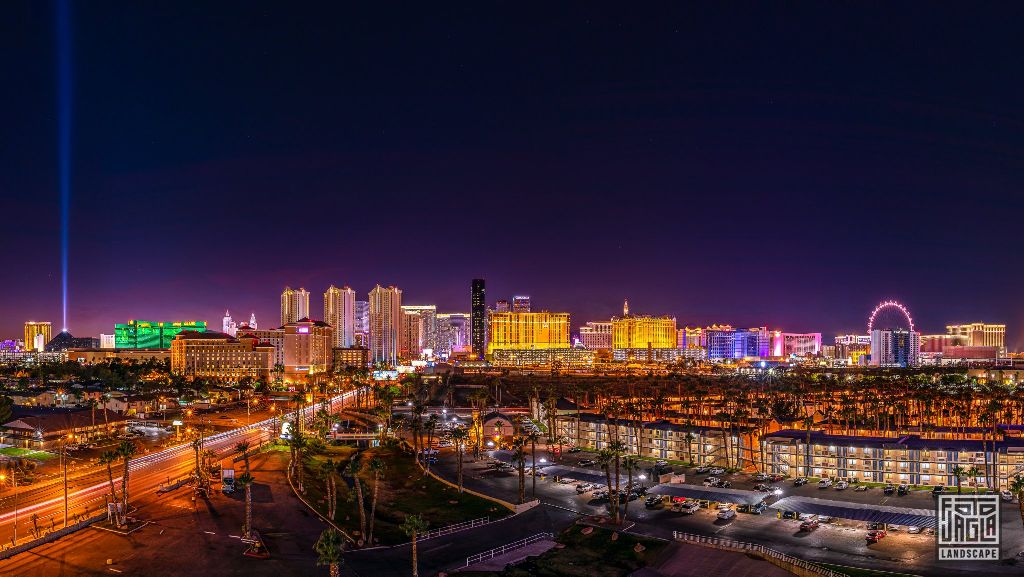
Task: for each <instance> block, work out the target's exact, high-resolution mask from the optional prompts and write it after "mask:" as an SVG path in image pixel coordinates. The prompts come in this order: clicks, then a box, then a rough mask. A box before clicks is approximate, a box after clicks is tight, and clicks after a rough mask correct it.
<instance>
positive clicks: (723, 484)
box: [714, 479, 732, 489]
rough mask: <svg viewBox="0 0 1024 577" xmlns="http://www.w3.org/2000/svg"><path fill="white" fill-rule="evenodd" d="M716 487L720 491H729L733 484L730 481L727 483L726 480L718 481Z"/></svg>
mask: <svg viewBox="0 0 1024 577" xmlns="http://www.w3.org/2000/svg"><path fill="white" fill-rule="evenodd" d="M714 486H715V487H718V488H719V489H727V488H729V487H731V486H732V483H730V482H729V481H726V480H724V479H719V480H718V481H717V482H716V483H715V484H714Z"/></svg>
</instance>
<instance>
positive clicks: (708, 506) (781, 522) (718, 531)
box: [439, 449, 1024, 574]
mask: <svg viewBox="0 0 1024 577" xmlns="http://www.w3.org/2000/svg"><path fill="white" fill-rule="evenodd" d="M593 458H594V455H593V454H592V453H586V452H579V453H566V454H563V455H562V458H561V459H553V456H552V455H551V454H549V453H547V452H546V451H545V452H542V451H540V450H539V449H538V451H537V460H538V462H541V459H545V460H548V461H549V462H555V463H557V464H558V465H566V466H580V465H581V461H583V462H584V463H583V465H584V468H585V469H587V470H590V471H593V472H594V473H598V474H601V475H603V474H604V471H603V469H601V468H600V466H598V465H587V464H586V460H588V459H591V460H592V459H593ZM653 465H654V463H653V461H645V462H643V467H642V469H641V470H639V471H635V472H634V479H636V480H638V481H640V482H642V483H644V484H645V485H646V487H647V488H650V487H652V486H653V485H656V484H657V481H656V480H653V479H651V478H650V477H649V475H650V474H651V473H650V471H649V469H650V468H651V467H653ZM454 469H455V465H454V462H453V457H452V455H451V454H450V452H446V451H442V454H441V459H440V463H439V470H441V471H442V472H444V473H445V474H451V475H454ZM620 469H621V468H620ZM672 469H673V473H676V474H685V475H686V483H685V485H686V486H692V487H700V488H703V481H704V479H705V478H707V477H708V476H709V474H696V473H695V472H694V471H693V470H692V469H684V468H682V467H672ZM620 473H621V474H622V475H623V477H624V476H625V471H624V470H620ZM464 474H465V484H466V486H467V487H469V488H471V489H474V490H479V491H483V492H485V493H488V494H492V495H495V496H498V497H500V498H503V499H506V500H508V501H512V502H515V501H516V499H517V498H518V473H517V471H516V470H515V468H512V467H504V468H502V469H497V468H495V467H494V466H493V465H492V464H491V463H490V462H489V460H488V459H487V458H486V457H483V458H481V460H479V461H476V462H468V459H467V462H466V463H465V468H464ZM641 475H643V476H644V477H645V478H643V479H641ZM717 476H718V477H719V478H721V479H723V480H727V481H729V483H730V489H741V490H747V491H752V490H754V486H755V485H757V484H759V483H762V482H763V481H758V480H756V479H755V478H754V475H751V474H745V473H737V474H728V473H722V474H719V475H717ZM766 483H767V484H768V485H770V486H771V487H772V488H777V489H778V491H777V492H772V493H765V495H766V498H765V501H766V502H767V503H768V504H771V503H774V502H776V501H777V500H778V499H781V498H784V497H791V496H805V497H814V498H818V499H830V500H835V501H845V502H851V503H862V504H867V505H885V506H890V507H901V508H908V509H927V510H932V509H934V507H935V505H934V500H933V497H932V495H931V492H930V491H927V490H925V491H911V492H910V493H909V494H907V495H903V496H899V495H896V494H895V493H893V494H892V495H886V494H884V493H883V491H882V489H881V488H879V487H871V488H869V489H867V490H864V491H855V490H854V489H853V488H852V487H851V488H847V489H843V490H837V489H835V488H834V487H830V488H818V485H817V483H816V482H814V481H812V482H809V483H808V484H806V485H804V486H794V484H793V481H792V480H791V479H785V480H782V481H777V482H766ZM578 484H579V483H577V482H576V481H575V480H573V481H567V482H562V483H560V482H556V481H555V480H554V479H552V478H545V479H543V480H541V479H540V478H538V480H537V484H536V487H537V488H536V496H537V498H538V499H540V501H541V503H542V504H544V505H547V506H549V507H555V508H559V509H564V510H568V511H573V512H576V513H578V514H581V515H593V514H602V513H605V512H607V510H608V501H607V500H606V499H595V498H594V490H593V489H591V490H588V491H585V492H583V493H582V494H580V493H577V489H576V487H577V485H578ZM603 484H604V483H600V485H603ZM621 485H622V486H624V485H625V481H623V482H622V483H621ZM531 489H532V478H531V477H530V476H529V475H528V476H527V479H526V492H527V499H529V498H531V494H532V491H531ZM598 489H600V487H599V488H598ZM645 499H646V497H643V496H641V497H639V498H636V499H635V500H631V501H629V503H628V507H626V508H625V509H626V518H627V519H628V520H629V521H630V522H633V523H635V524H636V525H635V527H634V529H633V530H634V531H636V532H639V533H643V534H646V535H651V536H655V537H662V538H671V537H672V533H673V531H680V532H688V533H696V534H704V535H717V536H722V537H728V538H731V539H736V540H739V541H747V542H754V543H760V544H763V545H767V546H770V547H773V548H776V549H779V550H781V551H784V552H787V553H790V554H794V555H798V556H800V557H803V558H806V559H810V560H818V561H822V562H829V563H838V564H849V565H857V566H866V565H865V564H867V566H871V567H872V568H876V569H884V570H889V571H904V572H907V571H909V572H918V573H924V574H929V573H931V572H930V571H928V570H927V569H928V568H929V567H933V564H934V563H935V554H936V552H935V551H936V550H935V536H934V533H933V532H931V531H929V530H922V531H921V532H919V533H916V532H915V533H912V532H910V531H909V530H908V528H907V527H895V528H893V527H886V528H885V529H886V534H885V535H884V536H883V537H880V538H879V539H878V540H877V541H876V542H869V541H868V539H867V538H866V537H867V536H868V533H869V531H870V530H871V529H870V528H869V527H868V525H867V524H866V523H864V522H859V521H852V520H847V519H827V520H825V522H821V523H819V524H818V525H817V526H816V527H813V528H809V530H801V523H802V519H800V518H793V519H788V518H786V519H784V518H779V515H780V514H779V512H778V511H776V510H775V509H770V508H769V509H766V510H764V511H763V512H762V514H751V513H747V512H742V509H741V508H740V507H737V506H736V504H730V505H728V507H729V508H731V509H735V510H737V513H736V514H735V515H731V518H728V519H721V518H719V515H718V513H719V509H718V507H719V504H717V503H709V502H702V503H700V504H701V507H700V508H699V509H695V510H694V512H693V513H692V514H688V513H686V512H683V511H681V510H679V509H680V507H678V506H677V507H676V510H673V509H672V501H671V500H670V499H667V498H666V499H665V500H664V502H663V504H661V505H654V506H652V507H647V506H645ZM721 506H723V507H725V506H726V505H721ZM727 516H729V515H728V514H727ZM805 518H806V516H805ZM1002 525H1003V535H1004V538H1003V543H1004V555H1005V556H1013V555H1014V554H1016V552H1017V551H1020V550H1021V548H1022V546H1024V531H1022V530H1021V522H1020V517H1019V513H1018V511H1017V506H1016V504H1013V503H1004V507H1003V515H1002Z"/></svg>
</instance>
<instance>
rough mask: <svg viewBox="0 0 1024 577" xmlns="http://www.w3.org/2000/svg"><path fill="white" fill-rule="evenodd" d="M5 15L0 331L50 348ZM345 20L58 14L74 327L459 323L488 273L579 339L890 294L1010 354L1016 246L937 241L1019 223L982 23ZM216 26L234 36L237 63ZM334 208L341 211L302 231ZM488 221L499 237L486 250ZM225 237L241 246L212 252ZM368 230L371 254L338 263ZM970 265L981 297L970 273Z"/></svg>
mask: <svg viewBox="0 0 1024 577" xmlns="http://www.w3.org/2000/svg"><path fill="white" fill-rule="evenodd" d="M9 10H10V11H11V13H10V15H9V19H8V21H11V22H20V23H21V24H20V25H19V26H18V27H16V29H15V30H12V31H11V32H10V34H9V35H8V39H9V40H10V41H11V42H13V43H16V44H18V45H21V46H24V47H25V49H24V50H23V51H13V50H12V51H8V54H12V55H13V54H17V56H16V57H10V58H8V57H5V58H4V63H5V64H8V65H9V66H10V70H11V75H12V77H17V78H19V79H20V80H19V82H20V85H21V86H20V89H19V90H12V91H8V92H6V93H5V94H3V95H2V96H0V102H2V103H3V104H4V106H3V109H5V110H17V111H19V114H17V115H10V117H9V118H8V122H7V124H6V126H7V130H8V134H9V135H10V138H8V139H6V141H5V142H4V143H3V144H0V174H3V175H4V176H3V177H0V194H2V195H3V197H4V198H5V199H6V200H7V201H8V209H9V210H10V211H11V213H15V214H18V215H19V218H18V219H13V220H11V221H9V222H8V223H7V225H8V227H9V233H10V235H11V236H12V238H18V239H32V241H31V242H22V243H20V246H19V250H16V251H12V252H11V254H10V255H9V259H10V261H9V266H8V267H6V268H5V271H4V272H0V275H2V278H3V280H4V281H5V282H4V284H5V286H17V287H22V288H21V290H16V291H10V294H9V296H8V298H6V299H4V301H3V302H2V303H0V333H2V334H5V335H14V334H18V332H19V327H20V325H21V323H22V322H24V321H25V320H28V319H36V320H50V321H51V322H53V323H54V325H55V329H59V328H62V327H61V326H60V325H61V283H62V277H61V267H60V259H61V251H60V239H61V232H62V231H61V227H60V223H61V218H60V210H59V199H60V194H59V188H60V187H59V182H58V178H57V175H56V161H55V158H56V150H57V149H58V134H59V133H60V131H59V130H58V127H57V126H56V120H55V118H56V115H55V113H54V111H55V109H56V104H57V103H56V93H57V90H56V88H57V85H56V80H55V75H54V65H55V64H54V63H55V60H56V58H55V48H54V47H55V42H54V34H53V22H52V14H51V13H50V11H49V9H48V8H47V7H45V6H44V7H41V8H39V7H35V6H32V5H31V4H29V3H22V4H14V5H12V6H10V7H9ZM347 10H349V9H348V8H342V7H333V6H325V7H323V8H322V9H321V10H320V11H318V12H317V14H316V17H312V15H311V14H310V13H305V12H300V11H292V10H289V9H288V8H286V7H283V6H280V5H275V4H272V3H271V4H266V5H260V6H259V7H258V8H253V9H252V10H251V11H247V12H244V13H238V12H237V11H235V10H233V9H231V8H230V7H228V6H217V5H214V6H203V7H201V8H199V7H188V6H182V7H179V10H176V11H173V12H172V11H154V9H153V8H152V7H147V6H143V5H139V6H123V7H117V8H113V7H110V6H104V5H98V6H97V5H88V4H82V5H78V6H76V10H75V15H74V20H73V26H72V31H71V32H72V35H71V38H72V39H73V40H72V43H71V47H72V63H73V65H74V70H75V74H74V92H73V95H74V97H73V105H74V111H75V114H74V117H73V119H74V123H75V124H74V126H73V129H72V131H71V134H72V144H73V145H74V146H73V147H72V151H73V152H72V154H71V159H70V166H71V169H72V170H71V179H70V188H71V192H70V230H69V247H70V254H69V277H68V291H69V299H70V300H69V307H70V308H69V313H68V324H69V327H68V328H69V329H70V330H71V332H72V333H76V334H77V333H83V334H98V333H99V332H100V331H101V330H106V329H105V328H104V327H107V326H109V325H110V324H111V323H112V322H123V321H124V320H127V319H129V318H194V317H204V318H205V320H207V321H210V322H215V321H216V319H218V318H219V315H221V314H222V313H223V310H224V308H226V307H230V308H232V309H237V310H239V311H247V312H249V311H255V312H256V313H257V316H258V317H259V318H266V319H273V318H276V316H277V315H275V314H274V309H273V308H272V306H273V295H274V294H275V292H277V291H280V290H281V288H282V287H283V286H285V285H292V286H296V285H299V286H306V287H316V290H317V291H322V290H323V289H325V288H326V287H327V286H329V285H330V284H331V283H334V284H338V283H347V284H349V285H350V286H353V287H358V289H357V290H359V291H360V293H362V292H363V291H366V290H368V289H369V288H370V287H372V286H374V284H376V283H378V282H380V283H382V284H394V285H397V286H401V287H403V288H404V290H406V291H407V293H408V295H410V298H413V297H415V298H414V300H415V302H432V303H436V304H437V305H438V307H439V310H465V305H464V303H465V301H466V297H465V292H466V291H465V288H464V282H465V279H470V278H474V277H483V278H487V279H488V282H489V284H490V286H491V287H493V289H492V291H491V292H492V294H499V293H500V294H503V295H507V296H506V298H510V297H511V296H513V295H515V294H517V293H518V292H520V291H521V292H528V293H529V294H531V296H532V297H533V299H534V301H535V302H537V303H540V306H543V307H544V308H546V309H548V310H565V311H568V312H570V313H571V314H572V315H573V318H574V319H577V320H578V321H579V322H576V321H574V324H575V325H579V324H582V323H583V322H586V321H588V320H599V319H603V318H606V317H608V316H609V315H610V313H611V312H612V311H615V310H617V309H618V306H619V303H620V302H621V300H622V299H623V298H627V297H628V298H630V300H631V302H634V303H635V306H636V308H637V310H643V311H645V312H650V313H652V314H671V315H674V316H676V317H677V318H679V319H681V321H682V322H684V323H685V322H690V323H692V324H707V323H713V322H730V323H733V324H735V325H751V326H760V325H768V326H781V327H784V328H786V329H787V330H821V331H823V332H829V333H831V332H835V333H845V332H850V331H853V330H859V328H860V327H861V326H862V324H863V317H864V311H865V309H867V308H869V307H870V306H872V305H873V303H876V302H878V301H880V300H883V299H887V298H896V299H899V300H901V301H903V302H906V303H908V306H910V307H911V308H912V309H913V310H914V311H915V313H916V315H917V317H918V318H920V319H921V322H922V329H923V330H924V331H925V332H932V331H935V332H938V331H939V329H940V328H941V327H942V326H943V325H944V324H945V323H948V322H970V321H971V320H973V319H987V320H991V321H997V322H1005V323H1006V324H1007V326H1008V327H1009V328H1010V334H1009V335H1008V340H1009V342H1010V343H1011V346H1013V347H1015V348H1020V346H1021V343H1022V342H1024V339H1022V335H1024V308H1022V307H1021V306H1020V305H1019V303H1018V299H1017V294H1016V293H1017V291H1016V289H1015V288H1014V287H1015V286H1017V285H1019V284H1020V283H1021V281H1022V280H1024V278H1022V276H1021V275H1024V273H1022V272H1020V271H1018V270H1017V269H1016V268H1014V267H1009V268H1007V267H1005V266H1004V264H1005V262H1006V251H1008V250H1010V247H1012V246H1014V241H1015V232H1014V231H1013V230H1012V228H1011V227H1003V226H998V225H993V226H987V227H986V230H985V233H984V234H975V233H971V232H967V230H966V229H965V227H966V225H967V223H965V222H964V221H963V220H962V218H963V216H962V215H980V214H984V213H985V210H987V209H990V208H991V207H996V206H998V207H1003V208H1005V209H1007V210H1010V211H1012V209H1013V208H1015V207H1019V206H1020V196H1019V194H1018V193H1017V185H1016V183H1017V182H1019V181H1020V176H1021V174H1020V170H1019V164H1018V163H1017V162H1016V161H1015V160H1014V159H1015V158H1016V156H1017V149H1018V147H1017V140H1018V131H1017V129H1016V126H1017V121H1016V120H1015V119H1017V118H1019V117H1020V114H1019V103H1020V98H1019V97H1018V92H1019V89H1020V88H1021V84H1022V82H1024V81H1021V80H1019V79H1018V76H1019V75H1017V74H1016V70H1015V69H1014V68H1013V67H1012V65H1010V64H1009V63H1001V62H1000V61H999V60H998V59H993V58H992V57H991V55H992V54H1003V53H1012V52H1013V48H1012V46H1011V45H1008V43H1009V42H1011V40H1009V38H1012V37H1013V36H1014V34H1013V33H1012V31H1011V30H1009V29H1007V28H1006V27H1007V26H1009V22H1011V21H1012V18H1006V16H1005V14H1004V13H1002V12H995V11H985V10H978V11H974V12H973V13H972V18H975V19H977V20H978V22H979V23H984V27H985V28H986V29H989V30H992V31H993V32H992V33H990V34H986V35H984V36H983V37H974V36H969V37H961V36H956V37H954V38H953V39H952V40H951V39H949V38H947V37H945V36H944V33H943V32H942V31H944V30H947V29H958V28H959V26H958V25H959V23H960V19H961V18H962V15H961V14H960V13H959V11H954V10H940V9H936V10H930V11H929V12H928V13H927V14H921V13H920V11H919V10H913V9H910V8H905V9H900V8H893V9H892V10H890V11H888V12H887V17H886V20H885V22H879V21H878V20H877V19H875V18H873V17H871V16H868V15H866V14H864V13H861V12H860V11H858V10H855V9H852V8H850V9H849V10H846V9H843V8H840V7H834V6H833V7H828V6H819V7H814V8H812V9H808V10H803V11H800V12H799V13H794V14H790V15H788V16H787V18H785V19H778V18H774V17H771V9H770V8H767V7H761V8H759V9H757V10H752V11H750V12H747V13H743V14H737V13H735V12H734V11H733V10H731V9H729V8H727V7H724V6H715V5H706V6H704V7H703V8H702V9H701V10H700V11H699V12H700V18H698V19H694V18H692V17H691V16H689V15H688V12H687V9H686V8H685V7H682V6H679V7H674V8H664V9H655V8H653V7H646V8H644V9H642V10H639V11H637V12H636V13H634V14H632V15H631V17H630V19H629V21H630V23H631V25H630V26H626V27H623V25H622V22H621V21H620V20H619V19H618V18H615V17H611V16H610V15H608V14H606V13H603V11H601V10H600V9H598V8H589V7H587V8H579V9H575V8H569V7H565V6H560V7H557V8H552V9H551V11H550V13H549V14H548V15H547V17H546V18H545V19H544V20H543V21H537V20H536V19H535V18H532V17H531V16H530V15H529V14H528V12H524V13H516V14H505V13H504V10H503V9H501V8H498V7H474V8H465V9H460V8H453V9H452V10H453V12H454V13H453V14H444V15H440V14H437V13H436V12H434V11H433V10H430V9H429V8H427V7H413V8H410V9H409V10H408V11H405V12H403V13H402V14H401V15H394V14H391V13H387V14H385V13H384V12H383V10H382V8H380V7H375V6H361V7H356V8H351V10H353V11H354V12H355V13H349V12H347ZM112 11H116V12H117V14H116V15H115V14H114V13H113V12H112ZM499 15H500V17H498V16H499ZM396 18H397V19H398V20H395V19H396ZM765 21H770V22H772V23H773V25H772V26H768V27H765V26H762V23H763V22H765ZM837 21H841V22H844V26H843V27H841V28H835V27H833V26H831V25H822V23H825V22H837ZM223 22H233V23H235V25H236V26H235V27H236V28H237V33H236V34H235V35H234V36H233V41H232V42H230V43H225V42H223V41H222V33H223V26H222V23H223ZM356 22H367V23H369V25H368V26H364V25H362V24H360V25H356V24H355V23H356ZM383 22H395V23H396V24H397V26H398V30H401V31H400V32H399V31H398V30H396V29H391V28H388V27H385V28H386V29H387V30H388V31H387V32H383V31H381V36H379V40H380V42H379V48H380V52H378V53H375V55H374V57H373V58H360V57H358V56H356V57H352V58H349V57H348V56H346V55H352V54H362V53H363V52H362V51H361V49H360V48H359V47H360V46H362V42H363V40H364V39H365V38H364V37H365V30H368V29H375V30H380V29H381V28H380V27H381V25H382V23H383ZM129 23H130V24H129ZM182 28H188V29H189V30H191V31H192V32H191V34H190V41H189V43H188V46H187V47H182V48H181V49H180V50H168V49H167V47H166V46H165V45H163V43H162V41H161V40H160V39H161V38H165V37H173V36H174V34H173V32H172V31H174V30H180V29H182ZM520 30H531V31H532V33H531V41H530V42H528V43H525V44H523V43H522V42H521V40H522V39H521V35H520V33H519V31H520ZM719 30H731V31H732V32H731V33H730V36H728V37H722V36H720V35H719V33H718V31H719ZM999 30H1003V31H1004V32H1005V33H999V32H997V31H999ZM863 38H872V39H874V40H873V42H874V44H871V45H870V46H865V45H864V44H863V43H862V39H863ZM808 45H813V46H815V48H814V49H813V50H808V49H807V46H808ZM267 46H272V47H273V48H272V49H269V48H267ZM410 46H416V47H418V48H417V49H415V50H410V49H409V47H410ZM517 46H519V47H521V50H522V51H520V48H513V47H517ZM766 46H770V47H771V48H772V49H771V50H763V47H766ZM849 46H855V47H858V48H857V49H856V50H848V47H849ZM911 46H929V47H930V48H929V50H926V51H925V50H916V49H911V48H908V47H911ZM253 54H259V55H260V57H259V58H252V57H251V55H253ZM551 56H555V57H551ZM295 62H309V63H310V67H311V68H310V69H301V68H300V69H297V68H296V67H295V66H294V63H295ZM638 62H642V63H643V65H637V64H636V63H638ZM980 63H984V65H980ZM948 70H957V71H958V75H959V76H958V77H957V82H955V83H950V82H948V79H947V77H946V74H945V71H948ZM126 71H129V72H130V73H125V72H126ZM726 71H728V72H726ZM313 78H315V81H313V80H312V79H313ZM283 80H286V81H283ZM213 84H216V85H217V86H219V87H220V90H219V91H213V92H211V91H208V90H205V89H203V90H200V89H199V87H200V86H209V85H213ZM280 86H288V87H289V88H288V89H287V90H283V89H281V88H280ZM466 86H475V87H476V89H473V90H467V89H466V88H465V87H466ZM410 103H415V105H409V104H410ZM284 111H288V112H287V114H285V113H284ZM140 198H141V199H144V202H139V199H140ZM285 198H287V199H288V204H287V206H288V207H289V208H288V210H285V209H284V208H283V207H284V206H285V205H284V204H283V199H285ZM376 199H387V201H386V202H387V203H388V205H389V206H391V207H394V208H395V210H394V211H393V212H392V213H390V217H389V218H391V220H392V221H391V222H390V224H389V226H392V227H393V229H394V230H396V231H410V234H411V231H415V230H423V231H426V230H431V229H430V228H429V227H426V222H427V219H429V220H432V221H433V222H444V223H447V226H446V228H445V229H444V232H441V231H440V230H437V229H434V230H437V232H436V233H431V234H429V235H427V236H426V237H424V238H426V239H427V240H428V242H426V243H424V245H423V246H425V247H427V248H426V250H424V251H418V252H417V254H416V257H415V258H414V257H413V255H412V254H411V253H410V251H408V248H409V242H408V241H409V238H407V237H405V236H403V235H389V236H383V237H381V236H377V235H376V234H375V231H376V230H377V229H376V227H377V226H378V225H377V224H375V220H376V219H374V218H363V217H362V216H365V215H371V214H377V212H376V211H375V203H376V202H377V200H376ZM722 199H728V202H722ZM412 207H415V210H405V209H406V208H412ZM513 207H514V210H511V208H513ZM339 211H344V213H345V214H349V212H350V211H354V212H353V213H352V214H355V215H359V216H357V217H356V218H350V219H347V220H346V223H345V225H344V226H343V227H339V226H336V223H335V221H333V220H330V219H326V220H323V221H319V222H318V221H316V220H315V219H313V218H310V216H311V215H320V214H332V213H336V212H339ZM524 211H527V214H532V215H534V216H535V218H534V219H532V220H530V219H521V218H520V217H521V216H522V214H523V212H524ZM644 222H647V223H656V226H646V225H640V224H639V223H644ZM421 227H423V228H421ZM281 229H301V230H302V236H301V238H302V239H303V241H302V244H300V245H294V246H293V245H291V244H289V245H288V246H283V245H280V244H278V243H275V242H272V241H271V240H270V239H272V238H274V237H275V236H277V234H278V233H279V231H280V230H281ZM502 229H509V230H515V231H517V232H518V234H512V235H499V234H492V233H491V231H496V230H502ZM236 236H238V237H244V238H251V239H253V241H252V242H253V245H254V246H258V247H259V248H258V250H250V249H248V248H246V247H247V246H250V245H249V244H247V243H238V242H230V241H229V242H219V241H213V242H211V241H210V239H211V238H214V239H216V238H220V239H224V240H228V239H231V238H233V237H236ZM114 239H116V240H114ZM361 239H374V240H373V242H374V244H373V246H372V248H369V247H363V248H366V249H365V250H348V251H343V252H342V253H338V252H337V251H335V250H334V249H333V247H334V246H338V245H339V244H343V245H353V246H357V247H360V246H362V245H363V244H364V243H363V242H362V240H361ZM893 243H895V244H896V245H898V246H899V247H900V249H899V250H898V251H893V250H890V247H891V246H892V244H893ZM111 250H114V251H116V255H117V256H116V258H113V257H111V254H110V251H111ZM380 255H389V256H388V258H381V256H380ZM951 265H952V266H953V270H954V271H955V274H951V273H950V270H951ZM992 271H1000V281H999V282H997V283H994V282H981V281H979V279H981V278H985V277H986V276H987V275H989V274H991V272H992ZM311 290H312V289H311ZM316 308H318V307H316V306H314V309H316Z"/></svg>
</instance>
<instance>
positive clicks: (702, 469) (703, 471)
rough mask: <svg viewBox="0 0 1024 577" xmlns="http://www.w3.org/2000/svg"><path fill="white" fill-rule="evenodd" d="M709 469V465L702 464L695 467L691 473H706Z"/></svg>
mask: <svg viewBox="0 0 1024 577" xmlns="http://www.w3.org/2000/svg"><path fill="white" fill-rule="evenodd" d="M710 470H711V467H705V466H704V465H701V466H700V467H697V468H696V469H694V470H693V474H694V475H703V474H704V473H707V472H708V471H710Z"/></svg>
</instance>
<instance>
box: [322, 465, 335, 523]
mask: <svg viewBox="0 0 1024 577" xmlns="http://www.w3.org/2000/svg"><path fill="white" fill-rule="evenodd" d="M337 470H338V465H337V463H335V462H334V460H333V459H327V460H326V461H324V462H322V463H320V467H319V468H318V469H317V476H318V477H319V478H320V479H322V480H323V482H324V493H325V497H327V518H328V519H330V520H332V521H333V520H334V513H335V510H336V509H337V504H338V494H337V491H336V485H335V483H334V472H335V471H337Z"/></svg>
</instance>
